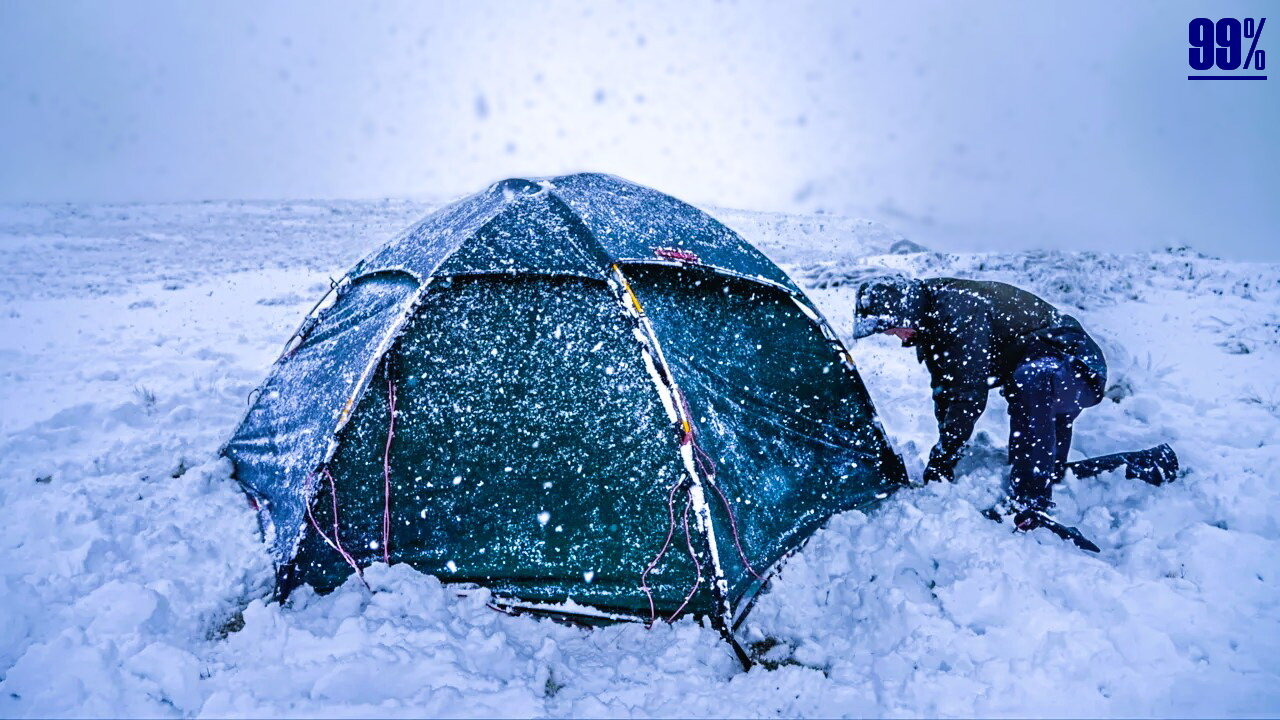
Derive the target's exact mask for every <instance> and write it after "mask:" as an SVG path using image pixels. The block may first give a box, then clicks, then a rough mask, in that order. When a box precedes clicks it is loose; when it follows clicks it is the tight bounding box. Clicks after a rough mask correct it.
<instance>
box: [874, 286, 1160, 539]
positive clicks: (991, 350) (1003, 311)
mask: <svg viewBox="0 0 1280 720" xmlns="http://www.w3.org/2000/svg"><path fill="white" fill-rule="evenodd" d="M856 303H857V307H856V312H855V315H854V318H855V322H854V337H855V338H863V337H867V336H869V335H872V334H875V333H887V334H890V335H894V336H897V337H898V338H899V339H901V340H902V345H903V347H914V348H915V349H916V357H917V359H918V360H919V361H920V362H923V363H924V365H925V367H926V368H927V369H928V370H929V375H930V378H931V386H932V389H933V403H934V415H935V416H936V418H937V421H938V442H937V444H936V445H934V447H933V449H932V451H931V452H930V453H929V463H928V465H927V466H926V468H925V472H924V480H925V482H926V483H927V482H932V481H940V480H946V481H951V480H952V479H953V474H954V472H955V466H956V461H957V460H959V458H960V455H961V451H962V450H963V448H964V445H965V443H967V442H968V441H969V438H970V436H971V435H972V434H973V427H974V424H975V423H976V422H977V420H978V417H979V416H980V415H982V412H983V410H985V409H986V406H987V394H988V393H989V392H990V391H991V389H992V388H1002V392H1003V394H1004V395H1005V397H1006V398H1007V399H1008V401H1009V465H1010V473H1009V480H1010V497H1009V500H1008V502H1007V505H1006V507H1005V509H1004V510H1005V511H1004V512H1003V513H1001V514H1011V515H1013V519H1014V523H1015V525H1016V527H1017V528H1018V529H1019V530H1030V529H1032V528H1035V527H1040V526H1042V525H1050V524H1051V523H1054V521H1053V520H1052V518H1051V517H1050V516H1049V515H1047V511H1048V510H1049V509H1050V508H1051V507H1052V506H1053V502H1052V500H1051V493H1052V486H1053V483H1054V482H1057V481H1058V480H1060V479H1062V477H1063V474H1064V473H1065V471H1066V470H1067V468H1068V463H1067V454H1068V453H1069V452H1070V450H1071V431H1072V426H1073V424H1074V423H1075V420H1076V417H1077V416H1079V415H1080V413H1081V411H1082V410H1085V409H1086V408H1090V407H1093V406H1094V405H1097V404H1098V403H1099V402H1100V401H1101V400H1102V397H1103V391H1104V389H1105V388H1106V384H1107V362H1106V359H1105V358H1104V357H1103V354H1102V349H1101V348H1099V347H1098V344H1097V343H1096V342H1094V340H1093V338H1091V337H1090V336H1089V334H1088V333H1087V332H1085V330H1084V328H1083V327H1081V325H1080V323H1079V321H1077V320H1076V319H1075V318H1073V317H1071V316H1070V315H1067V314H1065V313H1062V312H1060V311H1059V310H1058V309H1057V308H1055V307H1053V306H1052V305H1050V304H1049V303H1047V302H1045V301H1044V300H1042V299H1040V298H1039V297H1037V296H1035V295H1033V294H1031V293H1029V292H1027V291H1025V290H1021V289H1019V288H1016V287H1014V286H1012V285H1008V284H1006V283H1002V282H992V281H978V280H960V279H956V278H928V279H924V280H918V279H911V278H906V277H901V276H885V277H878V278H873V279H870V280H867V281H865V282H863V283H862V284H861V285H860V286H859V288H858V293H857V300H856ZM1144 453H1145V454H1143V453H1128V454H1123V455H1117V456H1108V457H1115V458H1118V461H1117V462H1115V463H1111V464H1110V465H1109V466H1108V463H1107V462H1101V463H1099V460H1106V459H1105V458H1100V459H1095V460H1094V461H1088V460H1086V461H1083V462H1082V463H1079V464H1080V465H1081V468H1080V469H1079V470H1080V471H1079V472H1077V474H1078V475H1081V476H1084V475H1085V473H1084V470H1086V469H1087V470H1088V471H1089V474H1095V473H1096V472H1100V471H1101V470H1102V469H1113V468H1114V467H1118V466H1119V465H1120V464H1125V463H1126V462H1127V464H1128V467H1129V476H1130V477H1141V478H1142V479H1143V480H1146V481H1147V482H1150V483H1152V484H1156V485H1158V484H1161V483H1163V482H1165V481H1167V480H1169V479H1172V474H1173V473H1174V472H1176V457H1175V456H1173V451H1172V450H1171V449H1169V448H1168V446H1167V445H1162V446H1160V447H1158V448H1153V449H1152V450H1150V451H1144ZM1087 463H1092V464H1091V465H1088V466H1087V467H1086V466H1085V465H1086V464H1087ZM1075 464H1076V463H1073V464H1072V465H1075ZM1055 525H1056V524H1055ZM1094 549H1096V548H1094Z"/></svg>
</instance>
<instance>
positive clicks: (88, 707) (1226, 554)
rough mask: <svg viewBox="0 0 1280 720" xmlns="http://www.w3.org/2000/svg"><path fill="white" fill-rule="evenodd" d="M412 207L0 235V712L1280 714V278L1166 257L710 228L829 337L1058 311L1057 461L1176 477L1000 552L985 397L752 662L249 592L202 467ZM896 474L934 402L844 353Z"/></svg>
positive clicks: (251, 582) (772, 599)
mask: <svg viewBox="0 0 1280 720" xmlns="http://www.w3.org/2000/svg"><path fill="white" fill-rule="evenodd" d="M424 207H425V206H423V205H421V204H414V203H407V202H371V203H356V202H342V203H319V202H314V203H288V204H282V203H275V204H273V203H235V202H226V203H202V204H184V205H136V206H135V205H130V206H78V205H56V206H22V207H17V208H14V207H10V208H5V209H3V211H0V254H2V255H3V257H4V260H5V261H6V263H7V264H8V265H9V267H11V268H16V270H17V272H16V273H13V274H12V275H11V278H12V280H11V282H10V283H8V284H7V285H6V286H5V287H4V288H3V290H0V297H3V298H4V311H3V312H0V375H3V377H4V379H5V381H6V382H5V383H3V384H2V385H0V403H3V407H5V408H6V409H5V411H4V413H3V415H0V457H3V458H4V459H5V462H4V463H3V465H2V467H3V470H4V482H3V483H2V484H0V542H2V543H3V548H4V550H5V552H4V553H3V561H0V616H2V617H3V619H4V622H3V623H0V716H31V715H39V716H49V715H76V716H108V715H110V716H120V715H128V716H199V715H204V716H263V715H281V714H297V715H321V714H323V715H376V716H391V715H414V716H423V715H447V716H530V715H566V716H674V715H680V716H694V715H713V716H726V715H735V716H737V715H752V716H776V715H788V716H790V715H805V716H836V715H877V716H885V715H890V716H899V715H942V716H972V715H1037V716H1063V715H1071V716H1118V715H1125V716H1135V715H1179V716H1193V715H1199V716H1221V715H1274V714H1277V713H1280V520H1277V516H1278V515H1280V513H1278V511H1280V379H1278V378H1280V375H1277V373H1276V368H1277V367H1278V365H1277V360H1278V359H1280V266H1277V265H1269V264H1256V263H1255V264H1250V263H1233V262H1226V261H1222V260H1218V259H1214V258H1209V257H1205V256H1202V255H1199V254H1196V253H1194V252H1191V251H1189V250H1186V249H1173V250H1170V251H1167V252H1158V253H1144V254H1134V255H1107V254H1099V253H1063V252H1026V253H999V254H947V253H939V252H924V251H920V250H921V249H920V248H919V247H918V246H917V247H913V246H911V245H910V244H909V241H906V240H905V238H902V237H901V236H900V235H897V234H896V233H894V232H893V231H891V230H889V229H887V228H885V227H884V226H881V225H877V224H874V223H866V222H863V221H857V220H847V219H839V218H829V217H825V216H810V217H798V216H785V215H775V214H763V213H746V212H735V211H721V210H716V211H714V214H716V215H718V216H720V217H722V218H724V219H725V221H726V222H727V223H728V224H729V225H731V226H733V227H735V229H737V230H739V231H740V232H742V233H743V235H744V236H745V237H747V239H748V240H750V241H752V242H753V243H755V244H756V245H757V246H759V247H761V248H762V249H763V250H764V251H765V252H766V253H768V254H770V255H771V256H772V257H773V258H774V259H775V260H777V261H778V262H780V263H781V264H783V265H784V267H785V268H786V269H787V270H788V272H790V273H792V275H793V277H795V279H796V280H797V282H799V283H800V284H801V285H802V286H804V287H805V288H806V289H807V290H808V291H809V292H810V293H811V294H812V296H813V298H814V299H815V301H816V302H817V303H818V305H819V306H820V307H821V308H822V310H823V311H824V312H825V313H826V314H827V315H828V316H829V317H830V318H831V320H832V321H833V324H834V326H835V327H836V328H837V330H838V331H839V332H842V333H844V334H845V335H846V337H847V336H848V333H849V330H850V321H851V316H850V312H851V293H852V286H853V284H854V283H855V281H856V280H857V279H858V278H860V277H864V276H866V275H869V274H873V273H877V272H883V271H884V270H896V271H901V272H906V273H909V274H915V275H921V276H929V275H955V276H961V277H975V278H987V279H997V280H1003V281H1006V282H1013V283H1016V284H1018V285H1021V286H1024V287H1027V288H1028V289H1030V290H1033V291H1035V292H1037V293H1039V294H1041V295H1043V296H1044V297H1045V298H1047V299H1048V300H1050V301H1052V302H1054V303H1056V304H1058V305H1059V306H1060V307H1062V308H1063V309H1065V310H1067V311H1068V312H1070V313H1072V314H1074V315H1076V316H1077V317H1079V318H1080V320H1081V321H1082V322H1083V323H1084V325H1085V326H1086V327H1087V328H1089V329H1090V330H1091V331H1093V332H1094V333H1095V335H1096V336H1097V337H1098V338H1099V340H1100V342H1101V343H1102V344H1103V347H1104V349H1105V350H1106V352H1107V355H1108V359H1109V361H1110V363H1111V382H1112V388H1111V391H1110V392H1109V399H1108V400H1105V401H1104V402H1103V404H1102V405H1101V406H1099V407H1096V408H1092V409H1089V410H1087V411H1085V413H1084V414H1083V415H1082V416H1081V418H1080V420H1079V421H1078V423H1077V428H1076V445H1075V448H1076V456H1077V457H1078V456H1084V455H1096V454H1101V453H1106V452H1113V451H1118V450H1126V449H1135V448H1139V447H1146V446H1150V445H1154V444H1156V443H1158V442H1163V441H1169V442H1171V443H1173V445H1174V446H1175V447H1176V448H1177V450H1178V452H1179V454H1180V455H1181V457H1182V462H1183V466H1184V467H1185V468H1186V474H1185V476H1184V477H1182V478H1180V479H1179V480H1178V481H1177V482H1175V483H1173V484H1172V485H1168V486H1165V487H1161V488H1154V487H1150V486H1147V485H1144V484H1142V483H1139V482H1137V481H1132V480H1126V479H1125V478H1124V477H1123V473H1112V474H1108V475H1104V476H1102V477H1099V478H1094V479H1091V480H1087V481H1079V480H1075V479H1070V480H1068V481H1067V482H1066V483H1065V484H1064V485H1063V486H1062V487H1060V488H1058V489H1057V490H1056V491H1055V499H1056V500H1057V501H1058V502H1059V511H1060V515H1061V516H1062V518H1063V520H1064V521H1066V522H1068V523H1071V524H1075V525H1078V526H1079V527H1080V528H1081V529H1082V530H1083V531H1084V532H1085V533H1086V534H1087V535H1089V536H1090V537H1091V538H1092V539H1094V540H1095V541H1096V542H1097V543H1098V544H1099V545H1100V546H1101V547H1102V553H1101V554H1099V555H1097V556H1094V555H1089V554H1086V553H1082V552H1080V551H1078V550H1076V549H1075V548H1074V547H1073V546H1070V545H1069V544H1066V543H1063V542H1061V541H1059V540H1058V539H1057V538H1055V537H1053V536H1052V535H1050V534H1048V533H1047V532H1044V531H1037V532H1034V533H1032V534H1030V535H1028V536H1018V535H1014V534H1013V533H1011V532H1010V531H1009V529H1008V528H1007V527H1006V526H1002V525H998V524H995V523H992V522H990V521H987V520H985V519H984V518H982V517H981V515H980V514H979V510H981V509H982V508H985V507H987V506H989V505H990V504H991V503H992V502H994V501H995V499H996V498H998V497H999V496H1000V494H1001V493H1002V492H1003V489H1002V484H1003V482H1004V480H1003V473H1004V468H1003V462H1004V446H1005V443H1004V441H1003V438H1004V436H1005V434H1006V433H1007V421H1006V419H1005V416H1004V405H1003V401H1002V400H1001V399H1000V398H999V396H998V395H993V396H992V403H991V407H990V408H989V410H988V413H987V415H986V416H985V417H984V418H983V419H982V421H981V422H980V424H979V434H978V436H977V437H976V438H975V442H974V444H973V447H972V450H971V452H970V454H969V456H968V457H967V458H966V459H965V460H964V461H963V463H962V465H961V468H960V472H959V474H958V478H957V482H956V483H955V484H954V485H949V486H945V487H941V486H931V487H926V488H917V489H911V490H907V491H904V492H901V493H899V494H897V495H896V496H895V497H894V498H892V499H891V500H890V501H889V502H887V503H886V504H885V505H884V506H883V507H882V508H881V509H879V510H878V511H877V512H875V513H873V514H871V515H870V516H864V515H862V514H860V513H848V514H845V515H841V516H839V517H837V518H835V519H833V520H832V522H831V523H830V524H829V526H828V527H827V528H825V529H824V530H822V531H820V532H819V533H818V534H817V535H815V536H814V537H813V538H812V540H811V541H810V542H809V543H808V545H807V546H806V548H805V549H804V550H803V551H802V552H801V553H800V554H798V555H797V556H796V557H795V558H793V559H792V560H791V561H790V562H789V563H788V565H787V566H786V567H785V570H784V572H783V573H782V575H781V576H780V577H779V578H778V579H777V580H776V581H775V582H774V584H773V587H772V588H771V590H770V591H769V592H768V593H767V594H766V595H765V596H764V597H762V599H761V600H760V603H759V605H758V606H757V608H756V609H755V611H754V612H753V614H752V615H751V616H750V618H749V620H748V623H747V627H745V628H744V629H743V631H742V637H743V639H744V640H745V641H747V642H748V643H749V644H750V645H751V647H752V648H753V650H754V652H756V653H757V654H758V656H759V657H760V658H761V660H762V662H761V664H760V665H759V666H758V667H756V668H754V669H753V670H751V671H750V672H746V673H744V672H741V671H740V670H739V669H738V668H737V666H736V665H735V662H734V660H733V658H732V656H731V655H730V654H729V653H728V651H727V650H726V648H725V647H724V644H723V643H722V642H721V641H720V640H719V639H718V637H717V635H716V633H715V632H713V631H711V630H710V629H708V628H706V627H702V626H700V625H698V624H696V623H694V622H692V621H686V622H681V623H678V624H676V625H674V626H666V625H662V626H659V627H655V628H654V629H653V630H645V629H644V628H643V627H640V626H634V625H627V626H616V627H608V628H602V629H597V630H584V629H579V628H573V627H566V626H562V625H557V624H555V623H552V622H549V621H545V620H537V619H533V618H529V617H511V616H508V615H505V614H502V613H499V612H496V611H494V610H492V609H490V608H489V607H488V606H487V604H486V600H487V595H486V594H485V593H484V592H483V591H479V592H473V593H468V594H465V595H460V594H459V592H458V591H457V589H456V588H450V587H448V586H442V585H441V584H440V583H439V582H438V581H437V580H436V579H435V578H433V577H430V576H426V575H423V574H421V573H418V572H416V571H414V570H412V569H411V568H408V567H406V566H394V567H385V566H374V567H372V568H370V569H369V570H368V572H367V573H366V577H367V578H368V580H369V583H370V586H371V588H372V590H367V589H365V588H364V586H362V585H361V584H359V583H358V582H349V583H347V584H346V585H345V586H344V587H342V588H341V589H339V590H337V591H335V592H334V593H331V594H330V595H327V596H324V597H318V596H315V595H314V594H312V593H309V592H307V591H305V590H304V591H300V592H299V593H298V594H296V595H295V596H294V598H293V599H292V600H291V601H290V602H289V603H288V604H286V605H284V606H281V605H279V604H277V603H273V602H271V601H270V599H269V592H270V583H271V568H270V563H269V560H268V559H267V556H266V553H265V550H264V548H263V546H262V544H261V542H260V540H259V538H258V537H257V528H256V522H255V518H254V516H253V513H252V511H251V510H250V509H249V508H248V506H247V505H246V503H245V501H244V498H243V496H242V495H241V494H240V493H239V491H238V490H237V489H236V487H235V486H234V484H233V483H232V482H231V480H230V477H229V473H230V468H229V467H228V465H227V463H226V462H225V461H223V460H221V459H219V458H217V456H216V452H217V448H218V446H219V445H220V444H221V442H222V441H223V440H225V438H226V435H227V433H229V432H230V431H231V429H232V428H233V427H234V426H235V424H236V422H237V421H238V420H239V418H240V415H241V414H242V413H243V411H244V407H245V402H246V397H247V395H248V394H249V392H250V391H251V390H252V389H253V388H254V386H255V385H256V384H257V383H258V382H259V381H260V380H261V378H262V377H263V376H264V374H265V372H266V370H267V368H268V366H269V365H270V363H271V361H272V360H273V359H274V358H275V356H276V354H277V353H278V352H279V350H280V345H281V343H282V342H283V341H284V339H285V338H286V337H287V336H288V335H289V333H290V332H291V331H292V330H293V328H294V327H295V326H296V323H297V322H298V319H299V317H300V316H301V315H302V314H303V313H304V312H305V311H306V310H307V308H308V307H309V306H310V304H311V303H312V302H314V300H315V298H316V297H318V295H319V294H320V293H321V292H323V290H324V288H326V287H327V286H328V277H329V276H331V275H336V274H337V273H340V272H342V271H343V270H344V269H345V268H346V267H347V266H348V265H349V264H350V263H352V262H354V260H356V259H357V258H358V257H360V256H361V255H362V254H363V253H364V252H365V251H366V250H367V249H368V248H369V247H371V246H372V245H374V244H376V243H377V242H379V241H380V240H382V239H384V238H385V237H386V236H387V235H390V234H391V233H393V232H395V231H396V230H398V229H399V228H400V227H401V226H403V225H404V224H405V223H407V222H408V221H409V220H411V219H412V218H413V217H416V216H417V215H418V214H419V213H420V212H421V211H422V209H423V208H424ZM852 349H853V353H854V355H855V359H856V361H857V363H858V366H859V368H860V370H861V372H862V374H863V376H864V378H865V380H866V381H867V383H868V386H869V388H870V390H871V393H872V395H873V397H874V399H875V400H876V404H877V407H878V409H879V411H880V414H881V416H882V419H883V421H884V423H885V426H886V428H887V430H888V431H889V433H890V435H891V437H892V439H893V441H894V443H895V445H896V446H897V447H898V448H899V449H900V451H902V452H903V454H904V456H905V457H906V459H907V462H908V466H909V468H910V469H911V470H912V472H913V474H914V475H915V476H916V477H918V476H919V471H920V468H921V467H922V465H923V461H924V459H925V457H926V456H927V452H928V449H929V446H930V445H931V443H932V442H933V439H934V437H935V432H936V430H935V427H934V420H933V415H932V409H931V407H930V406H929V394H928V387H927V376H926V373H925V372H924V370H923V368H921V367H920V366H918V365H916V364H915V362H914V358H913V355H912V354H911V353H909V352H906V351H903V350H901V349H899V348H897V347H895V343H894V342H891V339H890V338H885V337H877V338H871V339H868V340H864V341H860V342H859V343H857V344H856V345H854V346H852Z"/></svg>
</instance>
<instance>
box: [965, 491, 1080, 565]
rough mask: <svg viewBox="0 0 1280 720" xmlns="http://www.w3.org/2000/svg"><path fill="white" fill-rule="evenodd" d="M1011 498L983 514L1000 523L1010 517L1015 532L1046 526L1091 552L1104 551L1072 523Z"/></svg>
mask: <svg viewBox="0 0 1280 720" xmlns="http://www.w3.org/2000/svg"><path fill="white" fill-rule="evenodd" d="M1010 500H1011V501H1010V502H1009V503H1007V504H1005V505H1003V506H1001V505H997V506H996V507H993V508H989V509H987V510H985V511H983V513H982V514H983V515H984V516H986V517H987V519H989V520H993V521H995V522H998V523H1002V522H1004V519H1005V518H1006V517H1008V518H1009V519H1010V520H1012V523H1013V529H1014V532H1031V531H1032V530H1035V529H1037V528H1044V529H1045V530H1048V531H1049V532H1051V533H1053V534H1054V535H1057V536H1058V537H1059V538H1061V539H1063V540H1070V541H1071V542H1072V543H1073V544H1074V545H1075V546H1076V547H1078V548H1080V549H1081V550H1086V551H1088V552H1091V553H1096V552H1102V548H1100V547H1098V546H1097V544H1095V543H1094V542H1093V541H1092V540H1090V539H1089V538H1087V537H1085V536H1084V533H1082V532H1080V531H1079V530H1077V529H1076V528H1073V527H1071V526H1070V525H1063V524H1062V523H1060V522H1058V521H1057V520H1056V519H1054V517H1053V516H1052V515H1050V514H1049V513H1048V512H1047V511H1046V510H1045V509H1041V508H1032V507H1021V506H1019V504H1018V503H1017V501H1016V500H1012V499H1010Z"/></svg>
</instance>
